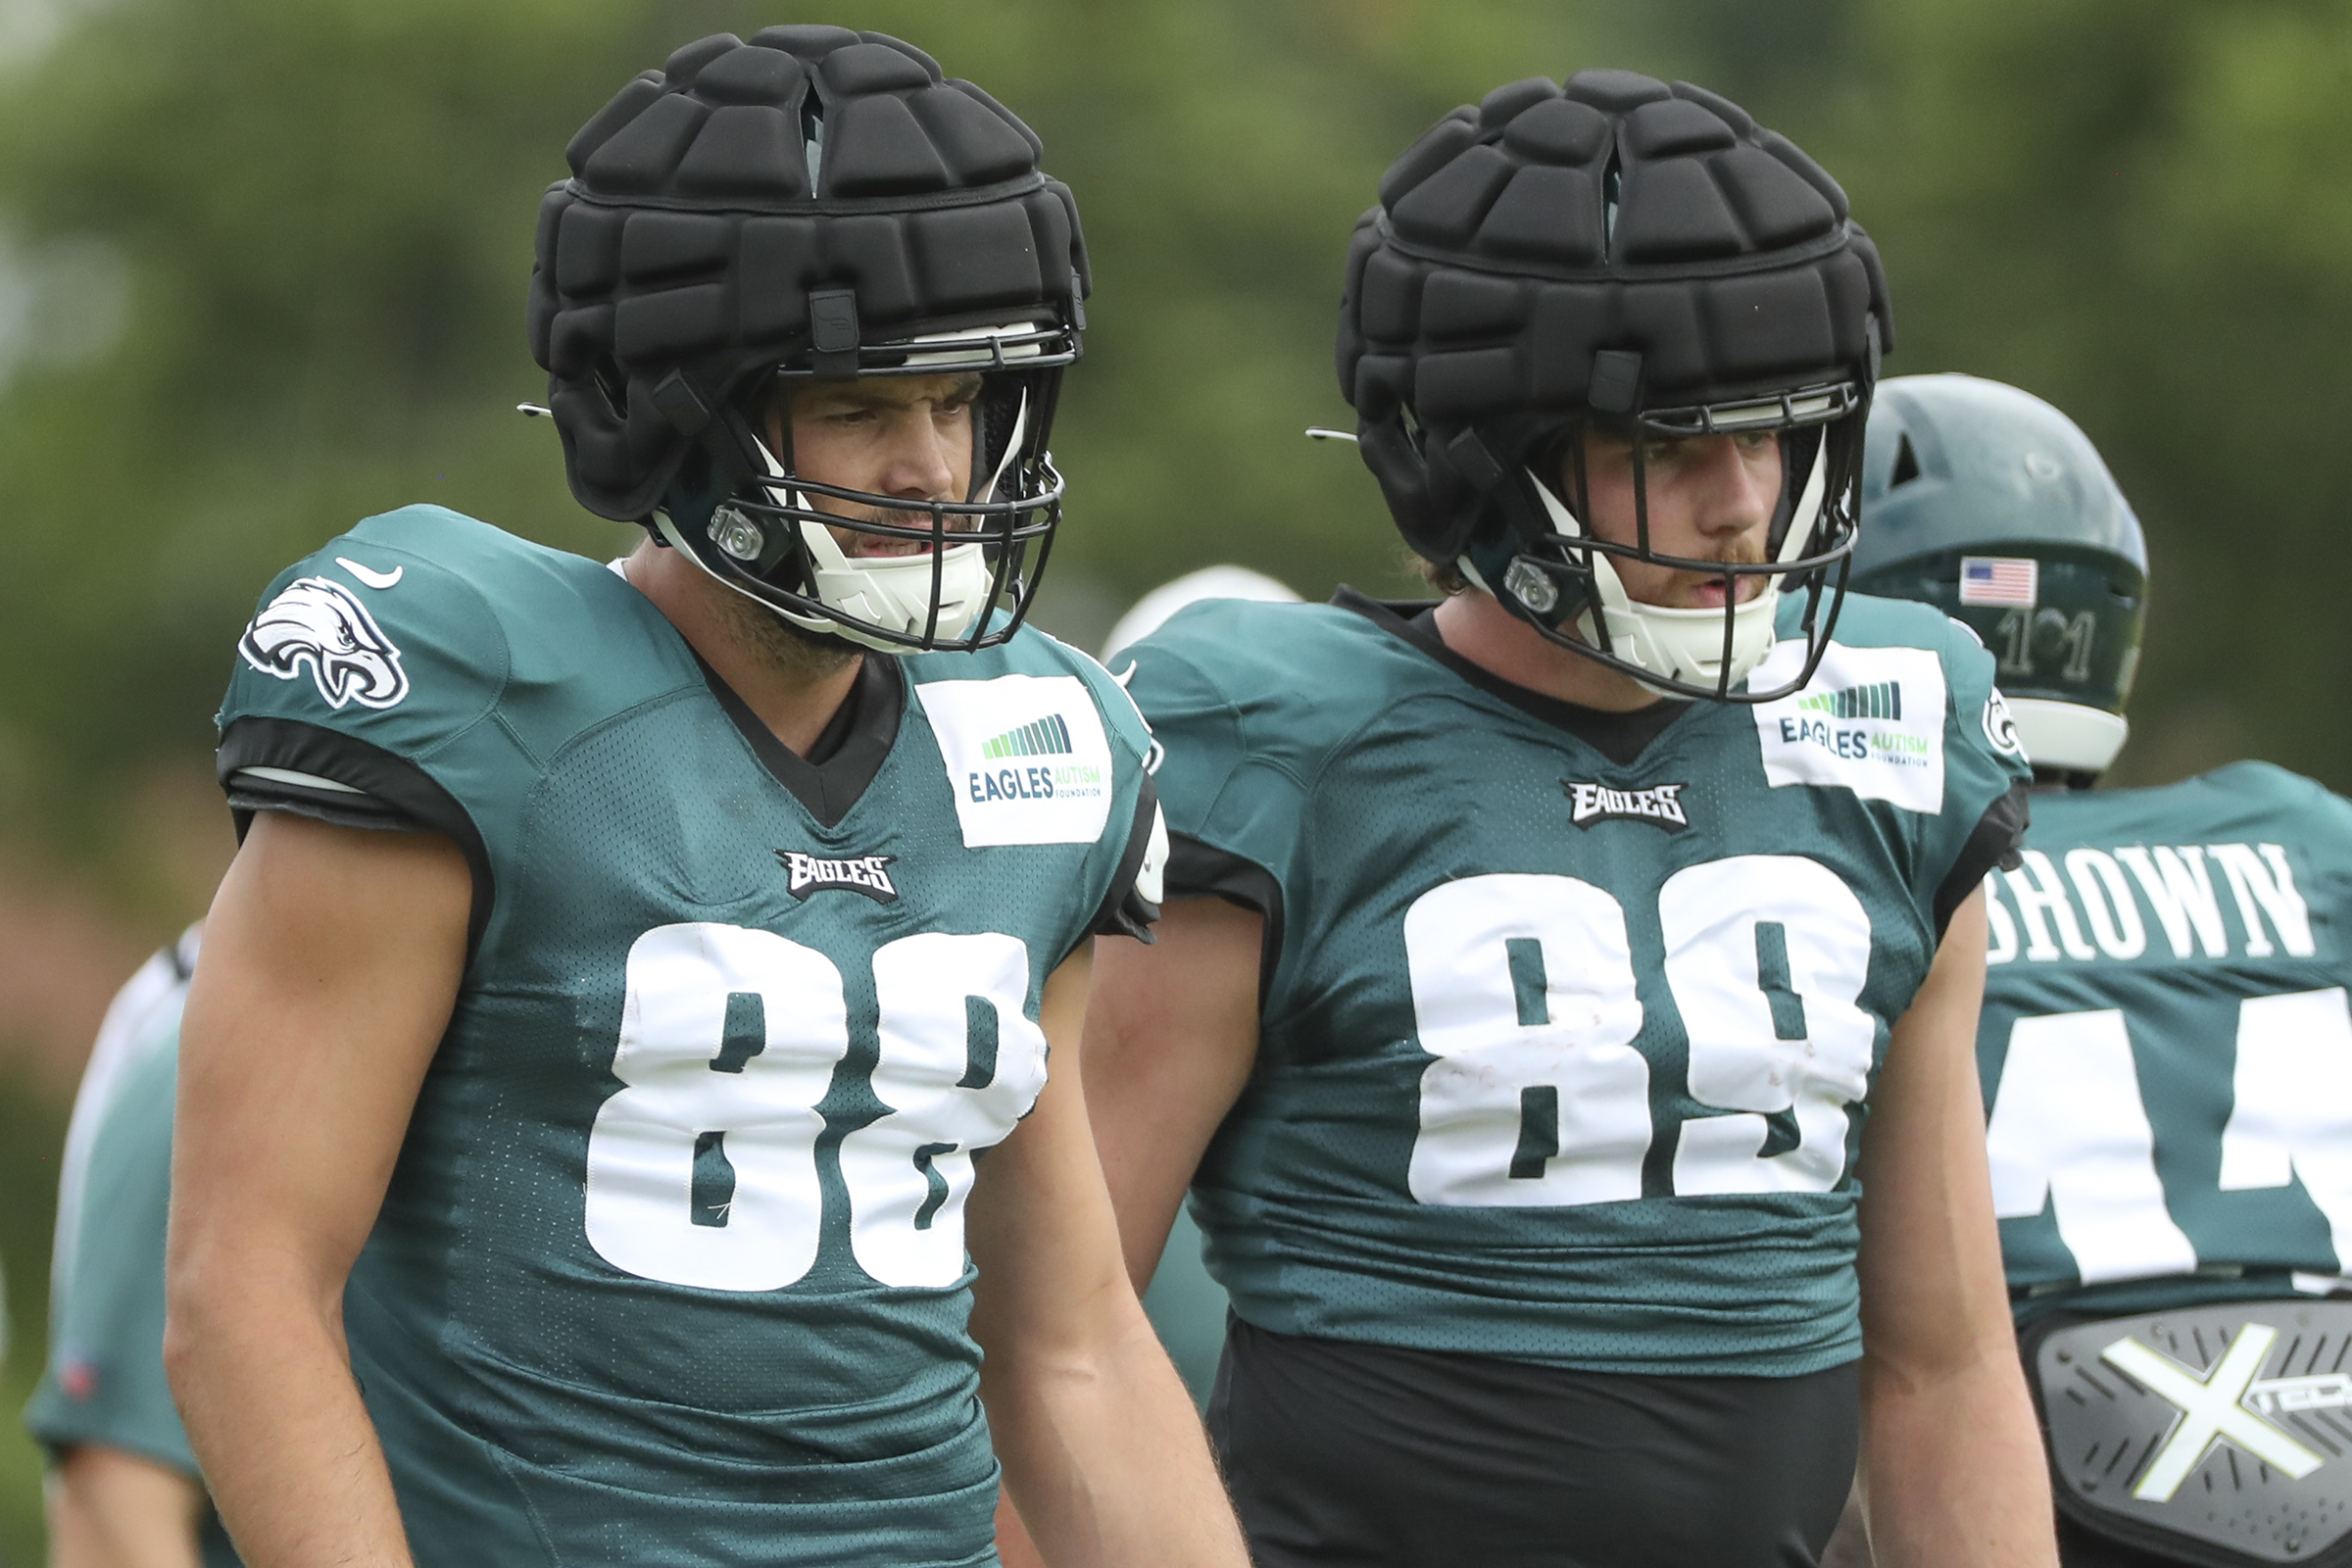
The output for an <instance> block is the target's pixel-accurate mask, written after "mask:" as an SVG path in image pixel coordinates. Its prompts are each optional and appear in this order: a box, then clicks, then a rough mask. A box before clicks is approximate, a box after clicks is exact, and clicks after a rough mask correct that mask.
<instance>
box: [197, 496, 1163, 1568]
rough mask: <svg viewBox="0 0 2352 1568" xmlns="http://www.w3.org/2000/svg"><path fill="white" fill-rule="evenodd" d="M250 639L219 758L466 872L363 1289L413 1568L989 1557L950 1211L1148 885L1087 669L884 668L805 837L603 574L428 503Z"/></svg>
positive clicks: (1101, 696)
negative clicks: (846, 799) (1065, 960)
mask: <svg viewBox="0 0 2352 1568" xmlns="http://www.w3.org/2000/svg"><path fill="white" fill-rule="evenodd" d="M355 607H356V610H355ZM322 625H323V626H325V627H326V630H327V632H328V633H330V634H331V635H319V636H314V635H312V630H313V629H314V628H317V627H319V626H322ZM289 626H291V627H292V628H293V629H292V630H287V628H288V627H289ZM306 638H307V639H308V641H307V642H306V641H305V639H306ZM240 648H241V657H240V659H239V662H238V668H237V670H236V673H235V676H234V678H233V679H232V681H231V683H230V687H229V692H228V697H227V700H226V703H225V704H224V706H223V709H222V712H221V719H222V724H223V764H222V765H223V771H224V773H229V772H231V771H232V769H233V768H235V767H249V766H276V767H284V768H287V769H290V770H296V771H300V772H302V773H306V774H309V775H313V776H316V777H323V778H327V779H330V780H333V781H335V782H338V783H341V784H344V785H346V786H349V787H353V788H362V789H366V790H368V792H369V793H370V794H374V795H377V796H379V797H382V798H385V799H391V800H395V801H397V802H401V803H403V804H404V809H408V810H409V814H410V815H411V816H413V817H415V818H416V819H417V820H419V821H421V822H423V823H424V824H425V825H430V826H436V827H439V828H440V829H441V830H443V831H447V832H449V833H451V834H452V836H453V837H456V838H458V839H459V841H460V842H461V844H462V845H466V847H467V848H468V851H469V854H470V855H471V856H472V858H474V859H475V862H476V908H475V923H476V926H477V928H478V932H479V935H478V937H477V939H476V941H475V944H474V947H473V949H472V951H471V954H470V956H469V959H468V961H467V964H466V971H465V975H464V979H463V982H462V985H461V989H460V993H459V997H458V1000H457V1006H456V1011H455V1013H454V1015H453V1017H452V1020H451V1024H450V1027H449V1031H448V1033H447V1035H446V1036H445V1037H444V1039H443V1041H442V1043H441V1045H440V1047H439V1050H438V1052H437V1054H436V1055H435V1057H434V1060H433V1062H432V1065H431V1068H430V1070H429V1071H428V1073H427V1075H426V1078H425V1081H424V1084H423V1087H422V1090H421V1092H420V1094H419V1096H418V1099H417V1107H416V1110H415V1113H414V1115H413V1118H412V1121H411V1124H410V1127H409V1131H408V1134H407V1138H406V1141H405V1143H404V1146H403V1148H402V1152H401V1155H400V1159H399V1162H398V1165H397V1167H396V1169H395V1172H394V1174H393V1178H392V1182H391V1186H390V1190H389V1191H388V1193H387V1195H386V1198H385V1201H384V1206H383V1209H382V1213H381V1216H380V1217H379V1219H378V1221H377V1224H376V1226H375V1229H374V1231H373V1233H372V1235H371V1236H370V1238H369V1241H368V1246H367V1248H366V1250H365V1251H364V1252H363V1254H362V1256H361V1258H360V1260H359V1263H358V1265H357V1266H356V1267H355V1269H354V1271H353V1274H352V1278H351V1283H350V1287H349V1290H348V1292H347V1306H346V1313H347V1319H348V1325H349V1333H350V1339H351V1344H352V1352H353V1366H354V1370H355V1372H356V1374H357V1375H358V1377H359V1379H360V1382H361V1386H362V1389H363V1392H364V1393H365V1395H366V1397H367V1400H368V1407H369V1410H370V1413H371V1415H372V1416H373V1418H374V1420H375V1422H376V1425H377V1428H378V1430H379V1432H380V1433H381V1434H382V1436H383V1439H384V1443H385V1447H386V1452H387V1456H388V1458H389V1460H390V1462H391V1465H392V1470H393V1478H394V1482H395V1485H396V1487H397V1489H398V1491H399V1494H400V1499H401V1505H402V1510H403V1514H404V1517H405V1519H406V1521H407V1524H408V1528H409V1531H410V1535H411V1539H412V1541H413V1543H414V1544H415V1545H416V1548H417V1553H418V1556H419V1559H420V1560H436V1559H439V1560H449V1559H450V1558H452V1557H453V1556H456V1557H466V1558H475V1559H478V1558H484V1557H486V1558H489V1559H491V1560H496V1561H498V1562H500V1563H502V1564H505V1563H517V1564H522V1563H535V1562H544V1563H573V1562H605V1561H628V1562H635V1563H648V1564H669V1563H703V1562H711V1561H751V1560H757V1561H761V1562H777V1563H792V1564H820V1563H821V1564H833V1563H851V1562H873V1561H890V1562H893V1563H905V1564H934V1563H966V1562H982V1561H989V1560H993V1546H992V1544H991V1532H990V1511H991V1508H992V1507H993V1504H994V1501H995V1495H996V1467H995V1462H994V1460H993V1458H992V1457H991V1454H990V1450H989V1444H988V1437H987V1431H986V1425H985V1422H984V1420H983V1417H982V1414H981V1412H980V1409H979V1404H978V1399H977V1397H976V1390H977V1382H976V1371H977V1365H978V1361H979V1351H978V1348H977V1347H976V1346H975V1345H974V1344H973V1343H972V1341H971V1339H970V1337H969V1335H968V1334H967V1333H966V1329H965V1324H966V1317H967V1314H968V1308H969V1298H968V1283H969V1280H970V1265H969V1262H968V1259H967V1258H966V1257H965V1255H964V1252H963V1249H962V1245H961V1237H962V1201H963V1195H964V1192H965V1190H966V1189H967V1188H968V1185H969V1181H970V1178H971V1168H972V1167H971V1162H972V1160H973V1158H974V1157H975V1156H976V1154H977V1153H978V1152H981V1151H984V1150H985V1149H986V1148H987V1147H989V1146H991V1145H993V1144H995V1143H996V1142H998V1141H1000V1140H1001V1139H1002V1138H1003V1137H1004V1136H1005V1134H1006V1133H1007V1132H1008V1131H1009V1130H1010V1128H1011V1127H1012V1125H1013V1124H1014V1122H1015V1120H1016V1119H1017V1117H1018V1116H1020V1115H1022V1114H1025V1113H1026V1112H1027V1110H1028V1108H1029V1106H1030V1104H1031V1103H1033V1102H1034V1099H1035V1095H1036V1093H1037V1089H1038V1088H1039V1086H1040V1085H1042V1083H1043V1080H1044V1060H1043V1053H1044V1042H1043V1037H1042V1035H1040V1034H1039V1033H1038V1031H1037V1027H1036V1024H1035V1021H1034V1020H1035V1018H1036V1015H1037V1009H1038V1005H1039V1000H1040V996H1041V993H1042V989H1043V986H1044V983H1045V980H1046V978H1047V976H1048V975H1049V973H1050V972H1051V971H1052V970H1053V968H1054V966H1055V965H1056V964H1057V963H1058V962H1059V961H1060V960H1061V958H1062V957H1063V956H1065V955H1066V954H1068V953H1069V952H1070V951H1071V950H1072V949H1073V948H1074V947H1075V946H1076V944H1077V943H1078V942H1079V941H1080V940H1081V939H1082V938H1083V936H1084V935H1085V933H1086V931H1087V929H1088V927H1089V923H1090V921H1091V920H1092V919H1093V918H1094V917H1095V915H1096V911H1097V910H1098V908H1099V907H1102V906H1103V904H1104V902H1105V899H1106V896H1107V895H1108V894H1110V893H1111V892H1112V891H1113V887H1114V883H1115V881H1116V880H1117V879H1118V878H1119V877H1120V876H1122V875H1129V876H1131V875H1132V874H1133V866H1132V865H1131V864H1128V863H1127V859H1128V854H1129V848H1130V840H1131V838H1132V836H1133V835H1132V832H1131V828H1132V825H1133V823H1134V822H1135V820H1136V818H1137V812H1138V808H1139V806H1140V805H1141V804H1143V803H1144V801H1145V798H1146V797H1145V792H1146V791H1147V789H1148V781H1147V780H1146V778H1145V775H1144V772H1143V767H1142V759H1143V752H1144V748H1145V746H1146V745H1147V744H1148V740H1147V738H1146V736H1145V734H1144V731H1143V727H1142V724H1141V722H1140V719H1139V718H1138V717H1137V715H1136V714H1135V712H1134V710H1133V708H1132V707H1131V705H1129V704H1128V702H1127V700H1126V699H1125V698H1124V697H1123V696H1122V695H1120V694H1119V692H1118V691H1117V689H1116V687H1115V686H1113V685H1112V683H1111V682H1110V681H1109V678H1108V677H1107V676H1106V675H1104V674H1103V671H1102V670H1101V669H1100V667H1099V666H1096V665H1094V664H1093V662H1091V661H1089V660H1087V659H1085V658H1084V657H1083V656H1082V655H1078V654H1075V653H1073V652H1071V651H1070V650H1068V649H1066V648H1063V647H1062V646H1061V645H1059V644H1057V643H1055V642H1054V641H1053V640H1052V639H1050V638H1047V637H1045V636H1043V635H1042V634H1034V633H1026V632H1025V633H1023V634H1022V635H1020V636H1019V637H1017V638H1015V639H1014V640H1013V641H1011V642H1010V643H1008V644H1006V645H1005V646H1004V647H1003V648H1000V649H996V650H992V651H990V652H987V653H984V654H974V655H938V656H929V657H919V656H918V657H911V658H907V659H906V660H904V661H902V662H901V665H900V667H901V668H902V669H903V670H904V672H905V683H906V684H905V690H906V696H905V702H904V707H903V709H902V708H900V707H898V706H896V705H887V706H886V707H885V708H884V710H883V711H882V713H881V720H882V721H884V722H886V723H890V724H895V726H896V727H895V733H893V732H889V731H881V732H877V733H879V734H880V735H881V739H880V740H879V741H874V742H872V744H886V746H887V752H886V755H884V756H883V757H882V759H881V761H880V764H879V766H878V768H876V769H875V770H874V771H873V772H872V776H871V778H870V781H868V782H867V783H866V784H865V786H864V789H863V791H862V792H861V793H860V794H859V795H858V798H857V799H856V800H855V802H854V803H852V804H850V805H849V806H848V808H847V809H846V810H845V811H843V812H841V813H840V814H839V815H838V816H837V817H836V818H835V819H833V820H832V821H830V822H829V823H828V822H827V821H824V820H820V818H819V817H818V816H817V815H816V814H814V813H813V812H812V811H811V809H809V807H808V806H806V805H804V804H803V801H802V799H801V797H800V796H799V795H797V794H796V793H795V792H794V791H793V790H792V789H789V788H787V787H786V785H785V783H784V782H781V781H779V779H778V777H777V776H776V775H775V774H774V773H773V772H771V771H770V770H769V769H768V768H767V767H765V766H764V765H763V764H762V762H761V760H760V757H759V755H758V754H757V752H756V750H755V748H754V745H753V742H752V741H751V740H750V739H749V738H747V737H746V735H745V734H744V733H743V732H742V731H741V730H740V729H739V728H738V727H737V726H736V725H735V724H734V723H732V722H731V721H730V720H729V718H728V717H727V714H726V712H725V711H723V709H722V706H721V704H720V701H719V699H718V697H717V695H716V694H715V693H714V692H713V690H712V689H711V686H710V684H709V683H707V682H706V680H705V678H704V675H703V672H702V670H701V669H700V668H699V667H698V665H697V663H696V661H695V660H694V658H693V656H692V654H691V652H690V651H689V649H688V648H687V646H686V644H685V642H684V641H683V639H681V638H680V637H679V636H678V634H677V633H676V631H675V630H674V629H673V628H672V627H671V626H670V624H669V622H668V621H667V620H666V619H665V618H663V617H662V614H661V613H660V612H659V611H657V610H656V609H655V608H654V607H653V605H652V604H651V603H650V602H649V601H647V600H646V599H645V598H644V597H643V596H641V595H640V594H638V593H637V591H636V590H635V589H633V588H632V587H630V586H629V585H628V583H627V582H626V581H625V580H623V579H622V578H621V577H620V576H618V575H617V574H616V573H613V572H612V571H610V570H608V569H606V568H605V567H603V566H601V565H598V564H594V563H592V562H588V561H585V560H581V559H579V558H576V557H571V556H567V555H564V554H561V553H559V552H554V551H549V550H544V549H541V548H538V547H536V546H532V545H529V544H526V543H524V542H522V541H520V540H517V539H515V538H513V537H512V536H510V535H507V534H504V533H502V532H500V531H498V530H496V529H494V528H491V527H489V526H487V525H486V524H483V523H480V522H476V521H474V520H472V519H469V518H466V517H462V516H460V515H456V514H454V513H450V512H446V511H443V510H440V509H436V508H422V507H418V508H409V509H406V510H404V511H401V512H397V513H392V514H388V515H383V516H379V517H374V518H370V519H368V521H366V522H364V523H362V524H361V525H360V526H359V527H358V528H357V529H355V530H354V531H353V532H352V533H350V534H348V535H345V536H343V537H342V538H339V539H337V540H334V541H332V542H330V543H328V544H327V545H325V546H323V547H322V548H321V549H320V550H319V552H318V553H317V554H316V555H315V556H313V557H312V558H310V559H309V560H307V561H305V562H303V563H301V564H298V565H296V566H294V567H292V568H290V569H289V570H288V571H287V572H286V573H284V574H283V575H282V576H281V577H280V578H279V579H278V580H277V581H276V582H274V583H273V584H272V585H271V586H270V590H269V592H268V594H267V595H266V596H265V600H264V608H263V610H262V612H261V613H260V614H259V615H258V616H257V618H256V621H255V624H254V627H253V628H252V629H249V631H248V633H247V635H246V638H245V640H244V642H243V643H242V644H241V645H240ZM354 648H356V649H357V650H359V652H358V653H355V652H354V651H353V650H354ZM288 649H291V650H293V652H292V654H291V655H289V654H288V653H287V652H286V650H288ZM362 655H365V657H361V656H362ZM869 657H870V656H869ZM345 662H356V663H357V665H358V666H359V667H358V668H357V669H356V671H355V672H354V673H353V674H351V675H350V676H349V678H348V680H344V679H343V677H341V676H337V675H329V674H328V673H326V672H325V670H326V668H327V666H333V667H334V668H335V669H338V670H339V669H341V668H342V667H343V664H344V663H345ZM338 692H340V693H341V694H342V696H343V698H344V700H343V701H341V702H338V701H337V700H336V697H337V693H338ZM869 739H870V737H869ZM859 744H860V743H859V742H858V741H855V740H854V741H853V742H851V743H850V744H849V745H848V746H845V748H844V751H845V754H846V753H850V752H855V751H857V750H858V746H859ZM436 810H438V811H441V812H442V813H443V814H442V815H440V816H435V815H434V814H433V812H434V811H436Z"/></svg>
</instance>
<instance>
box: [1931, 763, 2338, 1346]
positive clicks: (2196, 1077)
mask: <svg viewBox="0 0 2352 1568" xmlns="http://www.w3.org/2000/svg"><path fill="white" fill-rule="evenodd" d="M1986 886H1987V889H1988V891H1989V893H1990V899H1989V901H1988V904H1987V912H1988V914H1989V915H1990V917H1991V930H1990V935H1989V940H1990V944H1991V951H1990V952H1989V953H1988V955H1987V958H1988V960H1989V964H1988V967H1987V969H1986V973H1985V1010H1984V1014H1983V1022H1982V1024H1981V1026H1980V1030H1979V1034H1978V1042H1977V1061H1978V1068H1979V1071H1980V1074H1981V1076H1982V1080H1983V1083H1984V1089H1985V1104H1986V1106H1987V1107H1988V1119H1989V1129H1988V1134H1987V1136H1988V1139H1989V1148H1988V1153H1989V1155H1990V1159H1991V1164H1992V1167H1993V1200H1994V1208H1995V1211H1996V1212H1997V1213H1998V1214H1999V1215H2000V1227H2001V1251H2002V1257H2003V1261H2004V1263H2005V1264H2006V1266H2007V1270H2008V1275H2009V1284H2010V1289H2011V1292H2012V1294H2013V1297H2014V1299H2015V1304H2016V1307H2017V1311H2018V1315H2019V1318H2020V1320H2021V1322H2022V1321H2031V1320H2033V1319H2035V1318H2038V1317H2040V1316H2043V1315H2045V1314H2047V1313H2049V1312H2052V1311H2056V1310H2060V1309H2064V1310H2067V1311H2072V1312H2083V1313H2090V1314H2093V1315H2102V1314H2105V1315H2123V1314H2129V1313H2139V1312H2153V1311H2165V1310H2171V1309H2173V1308H2176V1307H2182V1306H2187V1305H2190V1304H2193V1303H2195V1302H2198V1301H2211V1300H2229V1299H2250V1298H2261V1297H2280V1296H2287V1295H2292V1294H2294V1293H2295V1292H2296V1289H2297V1279H2296V1276H2298V1275H2301V1276H2304V1278H2303V1280H2302V1281H2301V1284H2302V1286H2303V1288H2305V1289H2308V1290H2312V1291H2325V1290H2327V1289H2330V1288H2333V1287H2334V1286H2335V1285H2336V1284H2337V1281H2336V1276H2339V1275H2341V1274H2343V1273H2344V1272H2346V1270H2347V1267H2348V1266H2352V1262H2348V1259H2347V1256H2346V1250H2347V1249H2348V1248H2352V1015H2348V1014H2347V1012H2346V1008H2345V986H2346V984H2347V982H2348V981H2352V952H2348V951H2347V948H2346V945H2345V929H2346V922H2347V921H2348V920H2352V803H2347V802H2345V801H2343V800H2342V799H2340V798H2338V797H2337V796H2335V795H2332V794H2330V793H2328V792H2327V790H2326V789H2324V788H2322V787H2321V786H2320V785H2318V784H2315V783H2313V782H2312V781H2311V780H2309V779H2305V778H2299V777H2297V776H2296V775H2294V774H2292V773H2288V772H2285V771H2283V770H2282V769H2279V768H2277V767H2273V766H2271V765H2270V764H2268V763H2264V762H2237V763H2233V764H2231V765H2229V766H2228V767H2223V768H2219V769H2216V770H2215V771H2213V772H2210V773H2206V774H2203V775H2200V776H2198V777H2195V778H2190V779H2184V780H2182V781H2181V782H2180V783H2177V784H2168V785H2164V786H2162V787H2160V788H2153V789H2132V790H2100V791H2092V792H2070V793H2063V794H2061V793H2050V794H2045V795H2039V796H2036V797H2035V798H2034V825H2033V829H2032V831H2031V832H2030V834H2029V835H2028V837H2027V851H2026V856H2025V860H2024V863H2023V864H2022V865H2020V866H2019V867H2018V868H2017V869H2015V870H2013V871H2008V872H2003V873H1999V874H1995V875H1993V876H1990V877H1989V878H1988V879H1987V883H1986Z"/></svg>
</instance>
